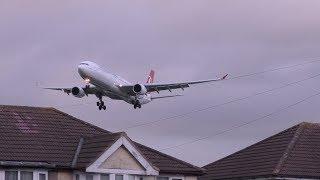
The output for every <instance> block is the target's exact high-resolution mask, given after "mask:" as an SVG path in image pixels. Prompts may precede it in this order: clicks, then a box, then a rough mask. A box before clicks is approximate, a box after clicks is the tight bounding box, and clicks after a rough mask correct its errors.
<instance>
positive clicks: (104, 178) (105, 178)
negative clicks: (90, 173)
mask: <svg viewBox="0 0 320 180" xmlns="http://www.w3.org/2000/svg"><path fill="white" fill-rule="evenodd" d="M100 180H110V176H109V174H101V176H100Z"/></svg>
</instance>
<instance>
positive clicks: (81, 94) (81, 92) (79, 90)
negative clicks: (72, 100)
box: [71, 87, 86, 98]
mask: <svg viewBox="0 0 320 180" xmlns="http://www.w3.org/2000/svg"><path fill="white" fill-rule="evenodd" d="M71 93H72V95H73V96H75V97H77V98H83V97H84V96H85V95H86V93H85V92H84V90H83V89H82V88H79V87H74V88H72V90H71Z"/></svg>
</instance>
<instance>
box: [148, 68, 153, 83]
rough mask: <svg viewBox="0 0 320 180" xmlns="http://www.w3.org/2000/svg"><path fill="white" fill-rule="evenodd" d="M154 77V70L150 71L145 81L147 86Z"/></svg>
mask: <svg viewBox="0 0 320 180" xmlns="http://www.w3.org/2000/svg"><path fill="white" fill-rule="evenodd" d="M154 75H155V72H154V70H151V71H150V74H149V76H148V80H147V83H148V84H152V83H153V82H154Z"/></svg>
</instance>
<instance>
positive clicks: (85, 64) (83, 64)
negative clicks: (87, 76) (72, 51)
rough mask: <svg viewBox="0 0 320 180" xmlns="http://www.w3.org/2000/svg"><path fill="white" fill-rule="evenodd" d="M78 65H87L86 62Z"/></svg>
mask: <svg viewBox="0 0 320 180" xmlns="http://www.w3.org/2000/svg"><path fill="white" fill-rule="evenodd" d="M80 65H86V66H89V64H88V63H80Z"/></svg>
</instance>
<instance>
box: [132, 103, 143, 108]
mask: <svg viewBox="0 0 320 180" xmlns="http://www.w3.org/2000/svg"><path fill="white" fill-rule="evenodd" d="M133 107H134V109H137V108H139V109H140V108H141V104H140V103H139V102H136V103H135V104H134V105H133Z"/></svg>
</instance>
